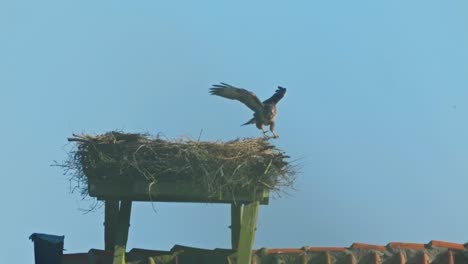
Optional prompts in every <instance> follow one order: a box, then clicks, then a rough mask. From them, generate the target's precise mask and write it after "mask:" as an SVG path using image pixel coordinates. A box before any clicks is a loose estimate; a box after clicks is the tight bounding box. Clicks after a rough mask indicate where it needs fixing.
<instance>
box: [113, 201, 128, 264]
mask: <svg viewBox="0 0 468 264" xmlns="http://www.w3.org/2000/svg"><path fill="white" fill-rule="evenodd" d="M131 210H132V201H130V200H122V201H120V210H119V217H118V225H117V230H116V231H117V233H116V236H115V247H114V262H113V264H125V250H126V247H127V240H128V229H129V227H130V214H131Z"/></svg>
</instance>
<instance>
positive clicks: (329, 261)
mask: <svg viewBox="0 0 468 264" xmlns="http://www.w3.org/2000/svg"><path fill="white" fill-rule="evenodd" d="M106 255H109V256H111V253H106V251H100V250H90V251H89V253H85V254H69V255H68V254H67V255H64V261H63V264H81V263H83V264H84V263H90V262H85V261H84V260H85V258H83V256H88V258H89V259H91V258H92V259H93V260H94V261H95V262H91V263H99V262H98V261H103V260H104V259H105V257H106ZM127 256H128V259H127V263H128V264H146V263H161V264H175V263H177V264H198V263H216V264H232V263H236V262H235V260H236V254H235V252H233V251H231V250H227V249H214V250H208V249H199V248H192V247H184V246H178V245H176V246H174V247H173V248H172V249H171V250H170V251H155V250H143V249H132V250H131V251H130V252H128V254H127ZM80 259H83V262H80V261H79V260H80ZM151 261H153V262H151ZM102 263H105V262H102ZM252 263H261V264H277V263H281V264H296V263H314V264H358V263H359V264H397V263H398V264H429V263H431V264H466V263H468V250H467V249H466V247H465V245H463V244H457V243H450V242H442V241H435V240H433V241H430V242H429V243H427V244H418V243H399V242H394V243H389V244H388V245H386V246H381V245H369V244H362V243H354V244H353V245H351V247H348V248H346V247H303V248H282V249H267V248H262V249H259V250H255V251H254V255H253V257H252Z"/></svg>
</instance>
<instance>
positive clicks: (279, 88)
mask: <svg viewBox="0 0 468 264" xmlns="http://www.w3.org/2000/svg"><path fill="white" fill-rule="evenodd" d="M276 92H281V93H282V94H286V88H284V87H282V86H278V90H276Z"/></svg>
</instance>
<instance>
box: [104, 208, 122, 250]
mask: <svg viewBox="0 0 468 264" xmlns="http://www.w3.org/2000/svg"><path fill="white" fill-rule="evenodd" d="M118 215H119V201H118V200H114V199H112V200H106V201H105V202H104V249H105V250H113V249H114V246H115V234H116V230H117V218H118Z"/></svg>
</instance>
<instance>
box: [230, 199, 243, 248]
mask: <svg viewBox="0 0 468 264" xmlns="http://www.w3.org/2000/svg"><path fill="white" fill-rule="evenodd" d="M241 220H242V204H233V203H232V204H231V245H232V250H237V248H238V247H239V236H240V228H241Z"/></svg>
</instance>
